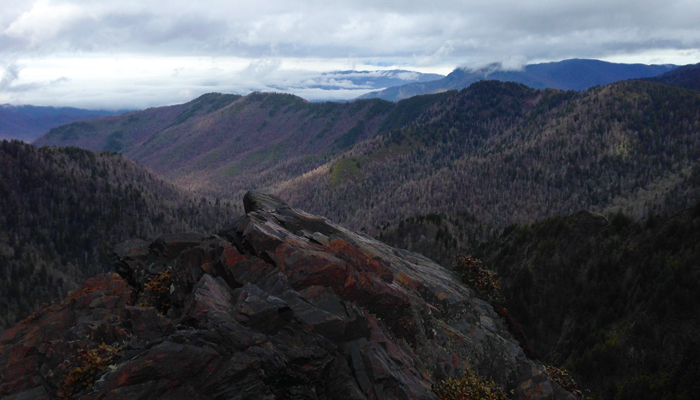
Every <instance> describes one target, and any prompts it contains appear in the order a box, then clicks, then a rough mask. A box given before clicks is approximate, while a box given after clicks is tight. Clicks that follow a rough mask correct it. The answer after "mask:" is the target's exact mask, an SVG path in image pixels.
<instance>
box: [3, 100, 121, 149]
mask: <svg viewBox="0 0 700 400" xmlns="http://www.w3.org/2000/svg"><path fill="white" fill-rule="evenodd" d="M122 112H123V111H107V110H83V109H80V108H72V107H38V106H29V105H23V106H14V105H10V104H3V105H0V140H1V139H17V140H23V141H25V142H31V141H33V140H34V139H36V138H38V137H39V136H41V134H43V133H46V132H48V130H49V129H51V128H53V127H56V126H59V125H63V124H67V123H70V122H73V121H79V120H84V119H90V118H97V117H103V116H105V115H116V114H120V113H122Z"/></svg>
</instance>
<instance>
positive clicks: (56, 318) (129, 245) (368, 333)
mask: <svg viewBox="0 0 700 400" xmlns="http://www.w3.org/2000/svg"><path fill="white" fill-rule="evenodd" d="M244 205H245V209H246V212H247V215H246V216H245V217H243V218H240V219H238V220H237V221H234V222H233V223H232V224H231V225H230V226H229V227H228V228H226V229H225V230H224V231H222V232H220V234H219V235H214V236H211V237H208V238H203V237H201V236H198V235H194V234H192V235H168V236H163V237H160V238H158V239H157V240H155V241H153V242H145V241H137V240H134V241H129V242H126V243H123V244H121V245H119V246H117V247H116V248H115V256H114V260H115V268H116V269H117V271H118V274H112V275H107V276H102V277H98V278H95V279H91V280H89V281H87V282H86V285H85V288H83V289H81V290H80V291H78V292H76V293H74V294H72V295H71V296H69V297H68V299H66V300H65V301H63V302H56V303H54V304H52V305H51V306H48V307H46V308H44V309H42V310H41V311H40V312H38V313H36V314H35V315H33V316H32V317H30V318H28V319H26V320H25V321H22V322H21V323H20V324H18V325H17V326H15V327H14V328H12V329H9V330H7V331H5V332H4V333H3V335H2V336H1V337H0V374H2V375H1V379H2V386H0V393H1V394H2V395H6V396H9V397H7V398H17V399H24V398H53V397H56V396H58V394H59V393H61V394H62V395H63V396H64V397H68V396H73V397H74V398H81V399H118V398H139V399H179V398H182V399H273V398H275V399H334V400H335V399H358V400H359V399H434V398H435V395H434V394H433V392H432V390H431V385H433V384H436V383H438V382H439V380H441V379H445V378H447V377H460V376H461V375H462V374H463V373H464V370H465V368H470V369H471V370H473V371H474V372H476V373H477V374H479V375H481V376H483V377H485V378H493V379H494V381H496V382H497V383H498V384H500V385H502V386H503V387H505V388H506V389H508V390H513V393H514V396H516V397H518V398H532V399H544V398H557V399H565V398H567V399H571V398H573V397H572V396H571V395H569V394H568V393H567V392H565V391H564V390H563V389H561V387H559V386H558V385H557V384H556V383H554V382H552V381H551V380H550V379H549V378H548V377H547V376H546V374H545V373H544V372H543V371H544V368H543V367H542V366H541V365H540V364H538V363H537V362H535V361H533V360H530V359H528V358H527V357H526V356H525V354H524V353H523V351H522V350H521V348H520V347H519V346H518V343H517V342H516V341H515V340H514V339H513V337H512V336H511V335H510V334H509V333H508V331H507V328H506V326H505V325H504V323H503V321H502V320H501V319H500V317H499V316H498V315H497V314H496V313H495V312H494V310H493V309H492V308H491V306H490V305H489V304H488V303H486V302H484V301H481V300H479V299H477V298H475V297H474V293H473V292H472V291H471V290H470V289H469V288H467V287H465V286H463V285H461V284H460V283H458V281H457V280H456V279H455V278H454V277H453V276H452V275H451V273H450V272H449V271H447V270H445V269H443V268H442V267H440V266H439V265H437V264H435V263H433V262H432V261H430V260H428V259H426V258H424V257H422V256H419V255H417V254H413V253H410V252H406V251H403V250H398V249H394V248H391V247H389V246H387V245H385V244H383V243H380V242H378V241H376V240H374V239H372V238H370V237H367V236H365V235H361V234H357V233H353V232H350V231H348V230H346V229H343V228H342V227H340V226H337V225H335V224H333V223H331V222H329V221H327V220H326V219H324V218H319V217H316V216H312V215H309V214H306V213H304V212H302V211H299V210H296V209H294V208H292V207H290V206H288V205H287V204H285V203H284V202H283V201H281V200H280V199H278V198H276V197H274V196H270V195H265V194H261V193H252V192H250V193H248V194H246V196H245V198H244ZM103 342H104V346H102V350H99V346H100V344H102V343H103ZM105 346H107V347H105ZM105 348H106V349H111V351H112V352H113V353H110V354H111V355H110V357H111V358H104V359H100V360H102V361H100V362H101V363H102V364H100V362H95V361H94V360H93V363H96V364H95V365H96V366H94V368H93V369H94V370H95V371H94V372H93V373H91V375H82V376H81V379H82V380H83V381H84V382H83V381H81V382H78V384H74V385H73V386H70V387H69V386H68V385H67V384H66V382H67V380H66V379H67V377H69V376H75V368H76V367H83V368H84V367H85V366H84V365H80V362H81V361H80V360H81V359H80V357H78V356H76V355H77V354H92V353H90V351H105V350H104V349H105ZM95 349H98V350H95ZM81 350H83V352H82V353H81ZM85 350H87V353H86V352H85ZM95 354H96V353H95ZM105 360H106V361H105ZM71 371H72V372H71ZM81 371H82V369H81ZM71 374H73V375H71ZM73 380H75V379H73ZM67 388H68V389H70V390H68V389H67Z"/></svg>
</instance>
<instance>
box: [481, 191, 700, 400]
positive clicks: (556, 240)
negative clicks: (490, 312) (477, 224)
mask: <svg viewBox="0 0 700 400" xmlns="http://www.w3.org/2000/svg"><path fill="white" fill-rule="evenodd" d="M698 243H700V203H698V204H697V205H695V206H693V207H691V208H689V209H686V210H684V211H682V212H679V213H672V214H654V215H652V216H650V217H649V218H647V219H646V220H644V221H641V222H637V221H634V220H632V219H631V218H629V217H627V216H625V215H624V214H622V213H617V214H615V215H614V216H613V217H612V218H611V219H610V220H607V219H605V218H603V217H601V216H596V215H593V214H590V213H588V212H585V211H581V212H578V213H574V214H571V215H569V216H557V217H552V218H548V219H545V220H541V221H538V222H535V223H533V224H524V225H517V224H515V225H512V226H509V227H508V228H506V229H505V230H504V231H503V232H502V234H501V235H500V236H499V237H498V238H495V239H494V240H492V241H490V242H488V243H487V244H485V245H483V246H482V247H481V248H480V250H479V251H477V252H475V253H474V254H475V255H477V256H479V257H482V258H483V264H484V266H485V267H486V268H489V269H492V270H493V271H496V272H497V273H498V277H499V278H500V284H501V289H502V294H503V297H504V298H505V303H504V305H505V307H506V308H507V309H508V311H509V312H510V314H511V315H513V316H514V317H515V318H516V319H517V320H518V321H519V322H520V323H521V324H522V327H523V329H524V331H525V333H526V335H527V338H528V342H529V344H530V345H531V346H532V347H533V348H534V350H535V351H536V352H537V353H538V354H539V355H540V357H541V359H542V360H543V361H544V362H546V363H549V364H553V365H565V366H567V367H568V368H569V369H570V370H571V371H572V372H573V373H574V375H575V376H577V377H578V378H580V379H579V381H580V383H582V384H583V385H584V386H585V387H588V388H589V389H590V390H591V391H592V394H593V395H595V398H602V399H619V400H623V399H624V400H645V399H650V400H651V399H693V398H697V396H698V393H700V381H699V380H698V379H697V378H698V376H700V341H699V339H698V338H699V337H700V336H699V333H700V247H699V246H698Z"/></svg>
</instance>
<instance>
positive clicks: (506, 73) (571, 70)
mask: <svg viewBox="0 0 700 400" xmlns="http://www.w3.org/2000/svg"><path fill="white" fill-rule="evenodd" d="M676 67H677V66H676V65H644V64H617V63H610V62H606V61H600V60H585V59H583V60H582V59H571V60H563V61H557V62H549V63H541V64H530V65H526V66H524V67H523V68H522V69H520V70H507V69H506V68H504V67H503V66H502V65H501V64H500V63H496V64H492V65H489V66H486V67H483V68H480V69H476V70H469V69H465V68H457V69H455V70H454V71H452V72H451V73H450V74H449V75H447V76H446V77H444V78H442V79H439V80H435V81H431V82H424V83H423V82H416V83H407V84H405V85H401V86H394V87H390V88H386V89H383V90H380V91H375V92H370V93H367V94H364V95H362V96H360V97H359V98H360V99H374V98H379V99H384V100H390V101H399V100H402V99H406V98H409V97H412V96H417V95H421V94H429V93H438V92H442V91H445V90H453V89H457V90H460V89H464V88H466V87H468V86H469V85H471V84H472V83H474V82H478V81H482V80H498V81H503V82H517V83H522V84H524V85H527V86H529V87H531V88H534V89H559V90H586V89H588V88H590V87H593V86H596V85H607V84H610V83H613V82H617V81H621V80H627V79H635V78H646V77H653V76H657V75H660V74H663V73H666V72H668V71H672V70H673V69H674V68H676Z"/></svg>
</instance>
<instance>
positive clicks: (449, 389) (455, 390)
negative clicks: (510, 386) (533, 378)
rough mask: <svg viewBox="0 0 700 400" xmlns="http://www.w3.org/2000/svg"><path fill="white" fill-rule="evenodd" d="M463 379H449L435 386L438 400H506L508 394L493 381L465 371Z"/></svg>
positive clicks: (434, 389) (434, 390)
mask: <svg viewBox="0 0 700 400" xmlns="http://www.w3.org/2000/svg"><path fill="white" fill-rule="evenodd" d="M464 372H465V377H464V378H462V379H453V378H449V379H447V380H444V381H442V382H440V384H438V385H437V386H433V392H434V393H435V394H436V395H437V396H438V400H506V399H507V397H506V392H505V391H503V389H501V388H499V387H498V386H496V384H495V383H494V382H493V380H492V379H491V380H489V381H486V380H484V379H482V378H480V377H478V376H476V375H475V374H474V373H473V372H472V371H470V370H468V369H467V370H465V371H464Z"/></svg>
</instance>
